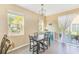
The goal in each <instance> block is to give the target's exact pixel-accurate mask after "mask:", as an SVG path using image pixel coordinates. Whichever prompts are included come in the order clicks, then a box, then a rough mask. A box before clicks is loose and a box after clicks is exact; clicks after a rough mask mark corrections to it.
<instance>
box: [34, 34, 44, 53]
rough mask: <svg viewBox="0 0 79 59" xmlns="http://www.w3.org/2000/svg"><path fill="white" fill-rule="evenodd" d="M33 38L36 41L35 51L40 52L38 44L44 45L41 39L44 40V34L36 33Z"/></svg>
mask: <svg viewBox="0 0 79 59" xmlns="http://www.w3.org/2000/svg"><path fill="white" fill-rule="evenodd" d="M33 40H34V41H36V43H37V49H36V53H37V54H39V52H40V44H43V45H45V44H44V43H43V42H42V41H44V40H45V37H44V34H38V36H36V37H34V39H33Z"/></svg>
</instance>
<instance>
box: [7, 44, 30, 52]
mask: <svg viewBox="0 0 79 59" xmlns="http://www.w3.org/2000/svg"><path fill="white" fill-rule="evenodd" d="M27 45H29V44H24V45H21V46H19V47H15V48H13V49H11V50H9V51H8V53H10V52H12V51H15V50H17V49H20V48H22V47H24V46H27Z"/></svg>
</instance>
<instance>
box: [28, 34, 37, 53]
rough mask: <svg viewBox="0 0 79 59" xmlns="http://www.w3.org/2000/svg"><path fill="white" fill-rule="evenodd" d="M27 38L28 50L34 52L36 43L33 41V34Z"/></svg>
mask: <svg viewBox="0 0 79 59" xmlns="http://www.w3.org/2000/svg"><path fill="white" fill-rule="evenodd" d="M29 40H30V47H29V51H32V53H33V54H34V52H36V48H37V43H36V41H34V36H31V35H29Z"/></svg>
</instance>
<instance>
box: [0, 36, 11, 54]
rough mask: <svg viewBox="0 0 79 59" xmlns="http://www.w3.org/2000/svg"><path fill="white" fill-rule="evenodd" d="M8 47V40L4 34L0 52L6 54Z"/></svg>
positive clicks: (9, 45)
mask: <svg viewBox="0 0 79 59" xmlns="http://www.w3.org/2000/svg"><path fill="white" fill-rule="evenodd" d="M10 47H11V44H10V40H8V39H7V35H4V37H3V39H2V41H1V45H0V54H7V52H8V50H9V48H10Z"/></svg>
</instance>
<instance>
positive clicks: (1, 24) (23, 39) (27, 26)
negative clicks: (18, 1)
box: [0, 4, 38, 47]
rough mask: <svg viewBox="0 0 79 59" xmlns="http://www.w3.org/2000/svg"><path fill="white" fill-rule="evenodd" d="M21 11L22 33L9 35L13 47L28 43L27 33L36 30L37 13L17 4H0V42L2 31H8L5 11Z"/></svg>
mask: <svg viewBox="0 0 79 59" xmlns="http://www.w3.org/2000/svg"><path fill="white" fill-rule="evenodd" d="M9 10H11V11H14V12H18V13H22V14H23V15H24V35H20V36H9V39H10V40H12V41H13V42H14V44H15V47H18V46H21V45H24V44H28V35H29V34H31V33H34V32H36V31H37V30H38V20H37V17H38V15H37V14H36V13H33V12H31V11H29V10H27V9H24V8H21V7H19V6H17V5H8V4H7V5H0V42H1V39H2V37H3V35H4V33H8V27H7V26H8V22H7V13H8V11H9Z"/></svg>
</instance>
